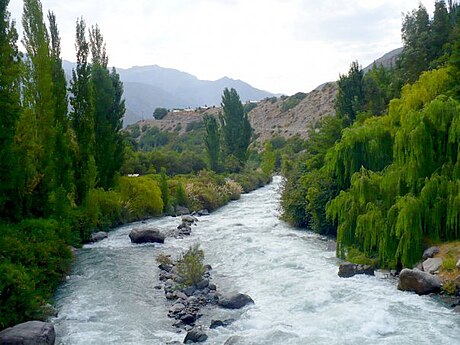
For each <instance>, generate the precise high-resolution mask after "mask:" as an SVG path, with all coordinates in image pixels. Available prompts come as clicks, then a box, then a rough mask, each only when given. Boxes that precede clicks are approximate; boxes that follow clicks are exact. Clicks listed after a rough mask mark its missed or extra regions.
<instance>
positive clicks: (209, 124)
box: [203, 114, 220, 172]
mask: <svg viewBox="0 0 460 345" xmlns="http://www.w3.org/2000/svg"><path fill="white" fill-rule="evenodd" d="M203 121H204V125H205V128H206V134H205V137H204V142H205V145H206V153H207V155H208V163H209V168H210V169H211V170H213V171H216V172H217V171H218V170H219V156H220V133H219V124H218V123H217V119H216V118H215V117H214V116H211V115H207V114H206V115H205V116H204V118H203Z"/></svg>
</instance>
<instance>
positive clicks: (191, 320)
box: [180, 314, 196, 325]
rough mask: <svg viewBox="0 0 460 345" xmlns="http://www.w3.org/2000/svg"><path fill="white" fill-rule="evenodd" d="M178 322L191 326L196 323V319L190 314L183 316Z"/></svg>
mask: <svg viewBox="0 0 460 345" xmlns="http://www.w3.org/2000/svg"><path fill="white" fill-rule="evenodd" d="M180 320H181V321H182V322H183V323H184V324H186V325H191V324H193V323H194V322H195V321H196V317H195V316H194V315H192V314H185V315H183V316H182V317H181V318H180Z"/></svg>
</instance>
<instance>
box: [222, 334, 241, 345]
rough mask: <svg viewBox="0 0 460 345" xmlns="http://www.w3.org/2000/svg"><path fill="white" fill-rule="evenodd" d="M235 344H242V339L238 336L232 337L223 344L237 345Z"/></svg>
mask: <svg viewBox="0 0 460 345" xmlns="http://www.w3.org/2000/svg"><path fill="white" fill-rule="evenodd" d="M237 344H243V337H240V336H239V335H232V336H231V337H230V338H228V339H227V341H226V342H225V343H224V345H237Z"/></svg>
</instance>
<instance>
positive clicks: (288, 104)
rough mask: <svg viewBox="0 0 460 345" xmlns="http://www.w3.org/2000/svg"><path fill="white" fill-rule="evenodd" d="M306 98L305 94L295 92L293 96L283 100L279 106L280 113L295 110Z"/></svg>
mask: <svg viewBox="0 0 460 345" xmlns="http://www.w3.org/2000/svg"><path fill="white" fill-rule="evenodd" d="M306 96H307V94H306V93H303V92H297V93H296V94H295V95H292V96H290V97H288V98H287V99H285V100H284V101H283V103H282V104H281V111H282V112H286V111H288V110H290V109H292V108H295V107H296V106H298V105H299V103H300V102H301V101H302V100H303V99H304V98H305V97H306Z"/></svg>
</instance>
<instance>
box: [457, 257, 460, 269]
mask: <svg viewBox="0 0 460 345" xmlns="http://www.w3.org/2000/svg"><path fill="white" fill-rule="evenodd" d="M456 266H457V268H460V259H458V261H457V265H456Z"/></svg>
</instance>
